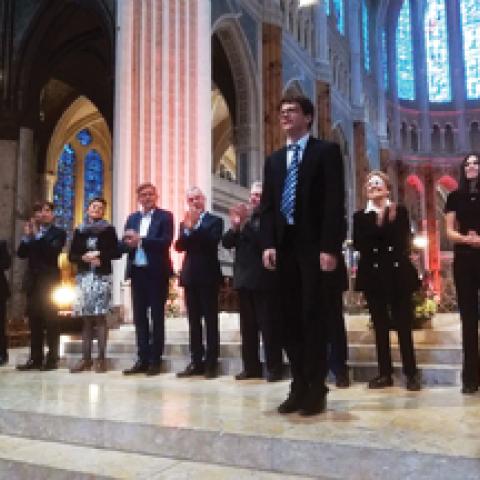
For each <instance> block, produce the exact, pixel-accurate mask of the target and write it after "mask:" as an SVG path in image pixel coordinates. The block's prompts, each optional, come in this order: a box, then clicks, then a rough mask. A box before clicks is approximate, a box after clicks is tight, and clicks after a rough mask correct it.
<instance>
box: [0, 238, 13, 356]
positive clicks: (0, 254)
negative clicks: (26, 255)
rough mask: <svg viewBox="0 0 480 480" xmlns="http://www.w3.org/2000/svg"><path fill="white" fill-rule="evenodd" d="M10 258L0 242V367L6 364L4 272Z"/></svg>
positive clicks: (6, 294)
mask: <svg viewBox="0 0 480 480" xmlns="http://www.w3.org/2000/svg"><path fill="white" fill-rule="evenodd" d="M11 263H12V258H11V257H10V254H9V253H8V249H7V242H5V240H0V365H5V364H6V363H8V352H7V332H6V324H5V322H6V317H7V300H8V298H9V297H10V288H9V286H8V282H7V278H6V277H5V270H8V269H9V268H10V265H11Z"/></svg>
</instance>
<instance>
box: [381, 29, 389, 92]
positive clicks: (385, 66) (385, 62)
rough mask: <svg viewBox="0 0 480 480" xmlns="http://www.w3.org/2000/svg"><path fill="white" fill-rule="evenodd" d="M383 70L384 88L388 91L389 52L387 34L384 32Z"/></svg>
mask: <svg viewBox="0 0 480 480" xmlns="http://www.w3.org/2000/svg"><path fill="white" fill-rule="evenodd" d="M382 69H383V86H384V88H385V90H388V51H387V32H386V31H385V30H382Z"/></svg>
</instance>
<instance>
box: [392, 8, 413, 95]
mask: <svg viewBox="0 0 480 480" xmlns="http://www.w3.org/2000/svg"><path fill="white" fill-rule="evenodd" d="M395 40H396V42H395V44H396V51H397V84H398V98H401V99H403V100H415V73H414V69H413V49H412V23H411V20H410V0H404V2H403V5H402V8H401V10H400V15H399V17H398V25H397V31H396V39H395Z"/></svg>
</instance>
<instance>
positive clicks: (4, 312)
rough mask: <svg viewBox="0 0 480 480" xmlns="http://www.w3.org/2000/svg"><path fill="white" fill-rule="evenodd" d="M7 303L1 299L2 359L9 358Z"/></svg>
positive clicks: (0, 339)
mask: <svg viewBox="0 0 480 480" xmlns="http://www.w3.org/2000/svg"><path fill="white" fill-rule="evenodd" d="M6 318H7V301H6V300H3V299H0V357H4V358H5V357H6V356H7V331H6V328H7V325H6Z"/></svg>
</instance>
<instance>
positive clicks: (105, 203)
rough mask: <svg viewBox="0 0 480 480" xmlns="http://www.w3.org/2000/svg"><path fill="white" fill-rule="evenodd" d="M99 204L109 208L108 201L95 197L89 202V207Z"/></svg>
mask: <svg viewBox="0 0 480 480" xmlns="http://www.w3.org/2000/svg"><path fill="white" fill-rule="evenodd" d="M94 202H98V203H101V204H102V205H103V206H104V207H106V206H107V201H106V200H105V199H104V198H103V197H93V198H91V199H90V200H89V201H88V206H90V205H91V204H92V203H94Z"/></svg>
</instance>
